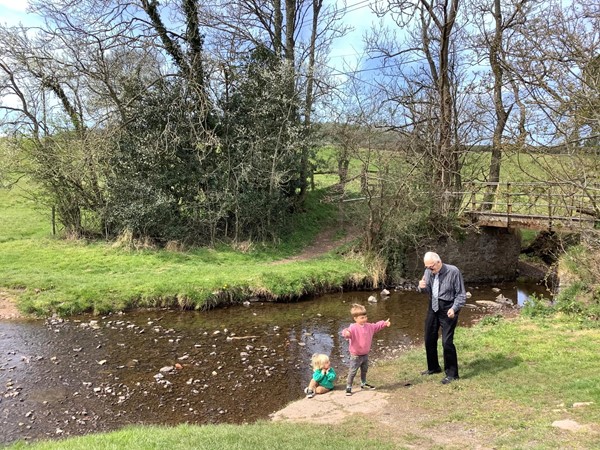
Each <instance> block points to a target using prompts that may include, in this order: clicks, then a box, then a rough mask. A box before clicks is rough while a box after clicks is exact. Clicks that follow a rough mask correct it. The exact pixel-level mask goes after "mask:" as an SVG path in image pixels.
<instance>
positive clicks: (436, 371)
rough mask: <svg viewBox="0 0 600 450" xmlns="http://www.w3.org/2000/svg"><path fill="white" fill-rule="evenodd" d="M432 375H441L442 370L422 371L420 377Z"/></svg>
mask: <svg viewBox="0 0 600 450" xmlns="http://www.w3.org/2000/svg"><path fill="white" fill-rule="evenodd" d="M434 373H442V369H437V370H424V371H423V372H421V375H433V374H434Z"/></svg>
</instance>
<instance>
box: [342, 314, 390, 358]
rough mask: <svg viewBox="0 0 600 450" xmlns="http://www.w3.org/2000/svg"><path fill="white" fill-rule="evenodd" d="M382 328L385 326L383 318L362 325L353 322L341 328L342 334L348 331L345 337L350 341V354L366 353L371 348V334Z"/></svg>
mask: <svg viewBox="0 0 600 450" xmlns="http://www.w3.org/2000/svg"><path fill="white" fill-rule="evenodd" d="M383 328H385V320H380V321H379V322H376V323H368V322H367V323H365V324H364V325H362V326H361V325H359V324H357V323H353V324H352V325H350V326H349V327H348V328H345V329H344V330H342V336H343V335H344V334H345V333H344V332H345V331H348V332H349V333H350V336H349V337H347V338H346V339H348V340H349V341H350V343H349V344H350V345H349V350H350V354H351V355H355V356H360V355H366V354H368V353H369V351H370V350H371V342H373V335H374V334H375V333H377V332H378V331H380V330H382V329H383Z"/></svg>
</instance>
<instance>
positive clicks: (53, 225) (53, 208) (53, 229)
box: [52, 206, 56, 236]
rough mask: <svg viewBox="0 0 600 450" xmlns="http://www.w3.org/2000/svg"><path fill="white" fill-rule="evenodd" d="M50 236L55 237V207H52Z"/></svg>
mask: <svg viewBox="0 0 600 450" xmlns="http://www.w3.org/2000/svg"><path fill="white" fill-rule="evenodd" d="M52 236H56V206H52Z"/></svg>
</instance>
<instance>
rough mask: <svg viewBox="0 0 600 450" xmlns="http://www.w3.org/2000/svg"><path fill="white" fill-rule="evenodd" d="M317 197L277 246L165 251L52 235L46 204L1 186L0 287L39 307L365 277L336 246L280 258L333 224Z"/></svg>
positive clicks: (125, 302) (256, 290)
mask: <svg viewBox="0 0 600 450" xmlns="http://www.w3.org/2000/svg"><path fill="white" fill-rule="evenodd" d="M316 195H317V196H318V193H317V194H316ZM317 202H318V198H315V199H314V202H313V203H312V206H313V207H312V208H310V207H309V210H308V212H307V213H306V214H305V215H304V217H302V218H301V219H300V220H302V221H303V223H301V224H300V225H301V226H298V227H296V228H295V229H291V230H290V233H289V234H287V236H286V240H285V241H284V242H282V243H281V244H280V245H278V246H277V247H265V246H260V247H259V246H253V245H251V243H249V245H248V247H250V248H249V250H248V249H246V250H247V251H245V252H240V251H236V250H234V249H232V248H231V247H225V246H223V247H222V248H218V249H207V248H202V249H194V250H190V251H167V250H159V249H152V248H146V249H131V248H130V247H128V246H114V245H113V244H112V243H108V242H101V241H100V242H98V241H96V242H86V241H83V240H78V241H74V240H63V239H59V238H54V237H53V236H52V235H51V222H50V214H49V211H41V210H36V209H35V208H34V206H33V203H32V202H29V201H28V200H27V199H26V198H24V197H23V196H22V195H21V193H20V192H19V191H18V188H16V189H13V190H11V191H7V190H0V217H2V218H3V220H2V221H0V289H4V290H5V291H8V292H9V294H10V296H12V297H14V298H16V299H17V301H18V305H19V307H20V309H21V310H22V311H24V312H28V313H34V314H39V315H48V314H51V313H53V312H58V313H60V314H73V313H79V312H83V311H94V312H97V313H106V312H109V311H118V310H124V309H128V308H133V307H140V306H175V307H182V308H204V307H207V306H211V305H213V304H216V303H219V302H231V301H242V300H244V299H247V298H250V297H254V296H259V297H261V298H265V299H278V298H283V299H286V298H294V297H300V296H303V295H307V294H311V293H319V292H323V291H333V290H336V289H340V288H341V287H342V286H350V285H353V284H355V285H356V284H361V283H364V282H365V281H366V280H367V278H368V277H367V274H366V271H365V269H364V265H363V263H362V261H361V260H360V259H358V258H354V259H348V258H344V257H340V255H339V254H338V253H335V252H332V253H330V254H324V255H322V256H321V257H319V258H313V259H310V260H292V261H286V262H285V263H281V261H282V260H284V259H285V258H288V257H290V256H292V255H294V254H297V253H299V252H300V251H301V250H302V248H303V247H305V246H306V245H308V244H309V243H310V242H311V241H312V240H313V239H314V237H315V236H316V234H317V233H318V232H319V230H320V229H322V228H324V227H327V226H334V224H333V223H331V217H332V214H330V211H328V209H327V207H326V206H325V207H324V206H322V205H318V203H317Z"/></svg>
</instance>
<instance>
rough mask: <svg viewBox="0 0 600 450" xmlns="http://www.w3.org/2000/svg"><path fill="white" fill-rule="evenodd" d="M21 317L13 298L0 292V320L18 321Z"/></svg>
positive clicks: (4, 292) (6, 293)
mask: <svg viewBox="0 0 600 450" xmlns="http://www.w3.org/2000/svg"><path fill="white" fill-rule="evenodd" d="M22 317H23V315H22V314H21V312H20V311H19V310H18V309H17V303H16V301H15V299H14V297H13V296H11V295H10V294H9V293H8V292H6V291H2V290H0V319H20V318H22Z"/></svg>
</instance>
